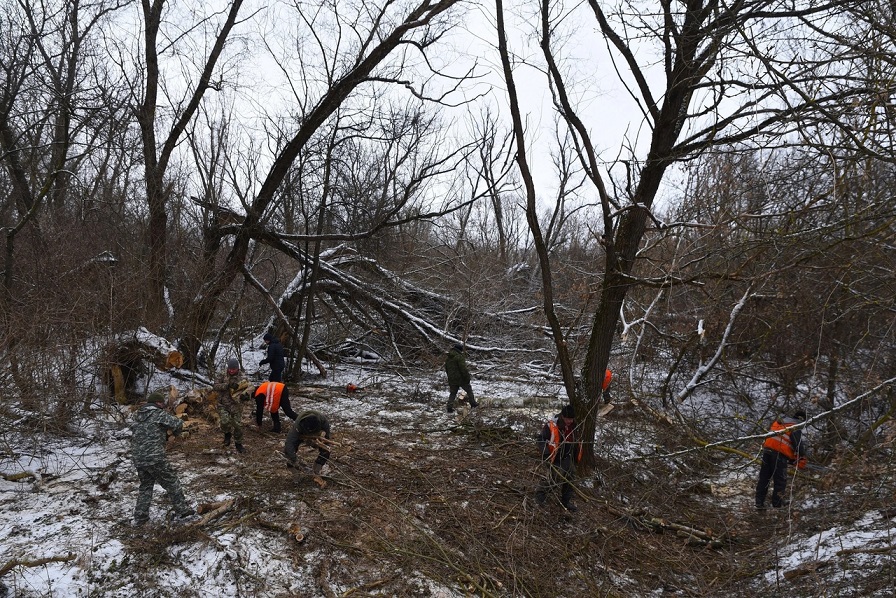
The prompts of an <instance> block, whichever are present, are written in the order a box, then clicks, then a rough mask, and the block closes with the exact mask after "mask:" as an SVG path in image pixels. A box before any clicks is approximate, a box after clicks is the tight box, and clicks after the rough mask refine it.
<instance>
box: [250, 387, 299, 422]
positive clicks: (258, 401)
mask: <svg viewBox="0 0 896 598" xmlns="http://www.w3.org/2000/svg"><path fill="white" fill-rule="evenodd" d="M281 407H282V408H283V413H285V414H286V417H288V418H289V419H291V420H293V421H295V420H296V418H298V417H299V416H298V415H296V412H295V411H293V410H292V405H290V404H289V388H288V387H287V386H286V385H285V384H283V383H282V382H265V383H264V384H261V385H260V386H259V387H258V388H256V389H255V423H256V424H258V427H259V428H260V427H261V422H262V418H263V417H264V413H265V411H267V412H268V413H270V414H271V421H273V422H274V432H280V430H281V428H280V408H281Z"/></svg>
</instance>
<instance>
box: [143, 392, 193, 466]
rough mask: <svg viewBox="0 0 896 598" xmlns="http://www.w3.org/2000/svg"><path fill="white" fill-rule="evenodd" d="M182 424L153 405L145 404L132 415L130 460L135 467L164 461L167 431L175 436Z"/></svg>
mask: <svg viewBox="0 0 896 598" xmlns="http://www.w3.org/2000/svg"><path fill="white" fill-rule="evenodd" d="M183 427H184V422H182V421H181V420H179V419H178V418H176V417H174V416H173V415H171V414H170V413H168V412H167V411H165V410H164V409H161V408H159V407H158V406H157V405H156V404H154V403H147V404H145V405H143V406H142V407H140V409H138V410H137V411H136V412H135V413H134V420H133V423H132V424H131V430H132V431H133V433H134V434H133V436H131V459H133V461H134V465H135V466H136V467H138V468H139V467H148V466H151V465H155V464H158V463H162V462H164V461H165V460H166V457H165V443H166V442H167V441H168V431H169V430H171V432H172V433H173V434H174V435H175V436H177V435H178V434H180V432H181V430H183Z"/></svg>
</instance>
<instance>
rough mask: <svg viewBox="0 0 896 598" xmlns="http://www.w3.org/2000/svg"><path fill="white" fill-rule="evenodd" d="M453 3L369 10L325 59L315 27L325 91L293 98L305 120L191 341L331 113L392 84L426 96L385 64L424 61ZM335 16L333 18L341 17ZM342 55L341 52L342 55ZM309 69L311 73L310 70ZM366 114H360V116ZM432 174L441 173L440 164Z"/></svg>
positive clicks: (280, 158)
mask: <svg viewBox="0 0 896 598" xmlns="http://www.w3.org/2000/svg"><path fill="white" fill-rule="evenodd" d="M455 4H456V0H444V1H442V2H428V1H426V2H421V3H419V4H416V5H413V6H410V7H406V10H399V9H398V8H397V7H394V6H392V5H390V4H385V5H383V6H381V7H377V8H375V9H374V7H367V10H366V11H365V12H364V14H363V15H362V14H359V15H358V17H359V19H360V20H358V21H356V22H355V23H353V24H351V25H350V27H351V28H352V29H351V31H352V32H353V35H354V36H355V38H354V39H355V40H356V43H354V44H347V47H346V48H337V50H336V51H335V52H333V53H332V55H328V54H327V52H328V49H327V44H325V43H323V42H322V39H321V38H320V37H316V36H318V35H319V34H320V31H319V30H315V29H312V40H315V39H316V43H318V44H319V48H320V49H321V51H322V52H323V53H324V55H323V59H324V69H323V72H322V76H323V81H324V84H323V87H322V88H316V87H311V86H309V84H310V83H311V79H309V78H304V79H303V85H305V86H306V91H307V92H308V94H307V95H305V96H302V97H300V98H297V100H298V101H300V102H301V104H300V105H301V106H302V117H301V119H300V120H299V121H298V122H296V123H295V125H294V127H295V128H294V130H293V131H291V132H290V133H289V134H288V135H287V136H286V138H285V139H286V141H285V142H284V143H283V145H282V146H281V147H280V148H279V149H278V150H277V153H276V157H275V159H274V161H273V164H272V165H271V167H270V169H269V170H268V172H267V174H266V175H265V176H264V179H263V181H262V182H261V184H260V186H259V188H258V191H257V192H256V193H255V194H254V198H253V199H252V201H251V203H250V205H248V206H247V210H246V216H245V219H244V221H243V222H242V224H241V226H240V227H239V230H238V232H237V234H236V237H235V240H234V244H233V247H232V248H231V250H230V252H229V254H228V255H227V257H226V259H225V266H224V268H223V269H222V270H221V271H220V273H219V274H218V276H217V277H216V278H215V279H214V280H212V281H211V282H210V283H209V284H207V285H205V286H204V287H203V288H202V289H200V291H199V293H198V294H197V296H196V299H195V301H194V304H193V307H192V311H191V316H190V318H189V321H190V322H192V325H191V328H192V330H191V332H192V334H193V335H194V336H196V337H201V336H202V334H203V333H204V331H205V329H206V327H207V326H208V324H209V322H210V320H211V317H212V315H213V314H214V311H215V307H216V304H217V301H218V299H219V297H220V296H221V294H222V293H223V292H224V291H225V289H226V288H227V287H228V286H229V285H230V283H231V282H232V281H233V279H234V278H235V277H237V276H239V275H240V274H241V273H242V272H243V271H244V270H245V264H246V260H247V257H248V253H249V248H250V246H251V245H252V242H253V240H254V239H257V238H259V237H260V236H263V234H265V235H266V234H269V232H265V227H264V223H265V219H266V217H267V216H266V215H267V214H269V211H270V209H271V206H272V204H273V203H274V202H275V201H276V200H277V197H278V193H279V192H280V190H281V186H282V184H283V182H284V181H285V180H286V179H287V177H288V175H289V173H290V171H291V169H292V167H293V165H294V164H295V162H296V160H297V159H298V158H299V156H300V155H301V154H302V152H303V151H304V150H305V148H306V147H307V146H308V144H309V142H311V141H312V140H313V139H314V138H315V136H317V135H319V132H320V131H321V128H322V127H324V126H325V125H327V124H328V123H329V122H330V120H331V118H332V116H333V115H334V113H336V112H337V111H338V110H339V109H340V107H341V106H343V105H344V104H345V103H346V102H347V101H348V100H349V98H351V97H352V96H353V94H357V93H359V92H360V91H361V90H362V89H363V86H364V85H365V84H368V83H376V84H379V85H381V84H383V83H393V84H397V85H400V86H401V87H402V88H403V89H408V88H410V89H412V91H413V92H414V93H417V94H418V95H420V97H424V96H425V92H423V91H422V90H417V89H415V88H413V87H412V85H411V83H410V81H409V80H407V79H406V78H405V77H406V73H405V68H404V67H403V66H402V60H397V61H396V62H395V63H394V64H390V63H389V61H390V60H391V59H392V58H393V53H395V52H396V51H399V50H400V51H401V52H402V53H403V55H404V56H405V57H407V53H409V52H410V53H419V54H420V55H421V56H425V54H426V52H427V51H428V49H429V48H430V47H431V46H432V45H433V44H435V43H437V42H438V41H439V39H440V37H441V34H442V31H443V27H444V25H445V24H444V23H443V22H441V19H443V18H444V15H445V14H446V13H447V11H449V9H451V8H452V7H453V6H454V5H455ZM334 15H336V16H338V13H334ZM298 16H299V17H300V18H303V17H304V18H306V19H313V18H315V16H314V15H313V14H312V13H305V12H302V9H301V7H299V13H298ZM318 16H319V15H318ZM336 21H337V23H338V26H340V27H341V26H343V23H342V22H341V21H340V19H339V18H337V19H336ZM340 51H342V52H343V53H341V54H340ZM405 62H407V61H406V60H405ZM306 66H307V67H308V68H310V65H306ZM364 114H365V113H364V112H361V113H359V115H360V116H361V117H362V118H363V115H364ZM436 168H437V169H438V167H437V166H436ZM445 168H447V166H445ZM397 213H398V212H397V211H396V210H386V212H385V213H382V214H380V215H379V216H377V224H376V226H377V227H382V226H383V225H384V224H386V223H387V222H390V221H394V220H395V217H396V215H397ZM343 236H344V235H343Z"/></svg>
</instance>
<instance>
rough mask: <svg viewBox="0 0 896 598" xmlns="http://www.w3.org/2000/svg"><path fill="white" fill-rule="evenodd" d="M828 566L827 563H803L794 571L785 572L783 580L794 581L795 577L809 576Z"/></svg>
mask: <svg viewBox="0 0 896 598" xmlns="http://www.w3.org/2000/svg"><path fill="white" fill-rule="evenodd" d="M829 564H830V563H829V562H828V561H812V562H809V563H803V564H802V565H800V566H799V567H797V568H796V569H791V570H790V571H785V572H784V579H786V580H791V579H796V578H797V577H802V576H803V575H810V574H812V573H815V572H816V571H817V570H819V569H821V568H823V567H827V566H828V565H829Z"/></svg>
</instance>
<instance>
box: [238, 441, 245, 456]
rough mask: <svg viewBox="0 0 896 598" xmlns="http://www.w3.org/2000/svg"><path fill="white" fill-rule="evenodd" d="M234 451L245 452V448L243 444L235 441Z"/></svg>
mask: <svg viewBox="0 0 896 598" xmlns="http://www.w3.org/2000/svg"><path fill="white" fill-rule="evenodd" d="M236 452H238V453H240V454H243V453H245V452H246V449H245V448H243V445H242V444H240V443H236Z"/></svg>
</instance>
